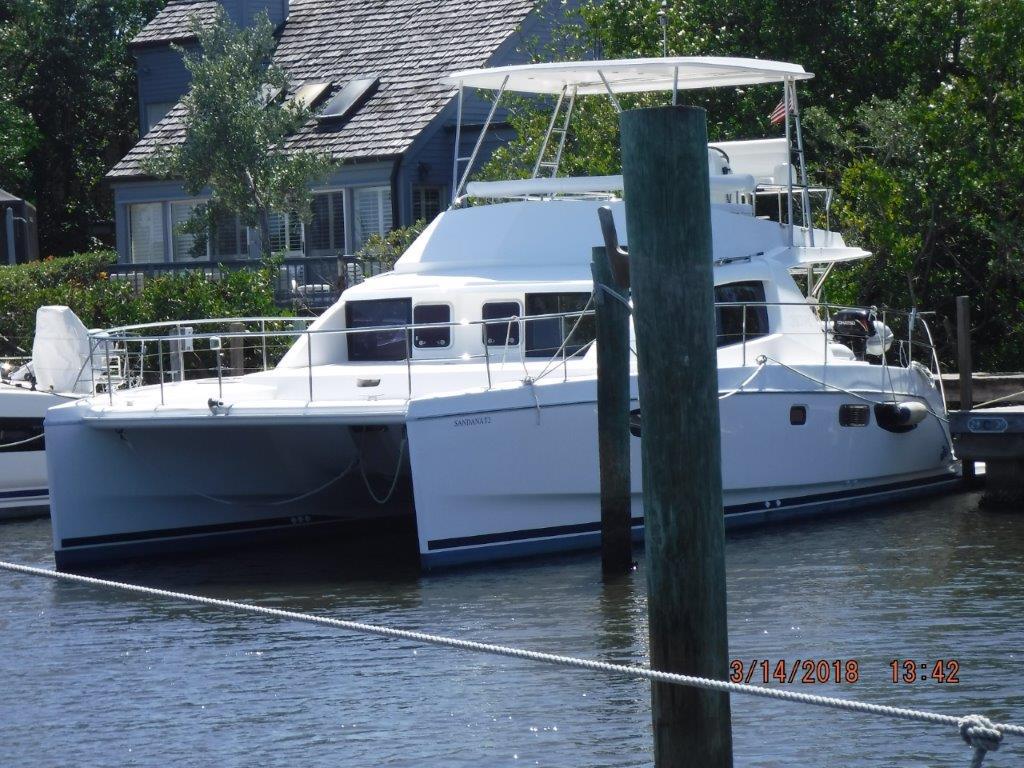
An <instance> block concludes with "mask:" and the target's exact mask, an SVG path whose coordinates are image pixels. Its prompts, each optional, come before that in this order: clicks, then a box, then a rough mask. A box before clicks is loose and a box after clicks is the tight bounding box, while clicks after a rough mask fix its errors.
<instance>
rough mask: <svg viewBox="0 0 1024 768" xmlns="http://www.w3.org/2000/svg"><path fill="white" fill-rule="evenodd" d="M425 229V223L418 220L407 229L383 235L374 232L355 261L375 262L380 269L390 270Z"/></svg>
mask: <svg viewBox="0 0 1024 768" xmlns="http://www.w3.org/2000/svg"><path fill="white" fill-rule="evenodd" d="M426 227H427V223H426V222H425V221H424V220H423V219H419V220H418V221H414V222H413V223H412V224H410V225H409V226H407V227H398V228H396V229H392V230H390V231H388V232H386V233H385V234H383V235H380V234H378V233H376V232H374V233H373V234H371V235H370V236H369V237H368V238H366V242H365V243H364V244H363V247H362V248H360V249H359V251H358V252H357V253H356V256H355V258H356V261H358V262H376V263H378V264H380V266H381V268H382V269H391V268H392V267H393V266H395V262H396V261H398V259H399V258H400V257H401V256H402V254H403V253H405V251H406V250H407V249H408V248H409V246H410V245H412V241H413V240H415V239H416V238H417V237H419V236H420V234H421V233H422V232H423V230H424V229H426Z"/></svg>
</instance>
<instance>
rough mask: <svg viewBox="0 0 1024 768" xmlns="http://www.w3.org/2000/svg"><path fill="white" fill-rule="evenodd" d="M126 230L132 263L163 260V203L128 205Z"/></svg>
mask: <svg viewBox="0 0 1024 768" xmlns="http://www.w3.org/2000/svg"><path fill="white" fill-rule="evenodd" d="M128 231H129V236H128V237H129V241H130V244H131V254H130V256H131V260H132V263H133V264H149V263H152V262H156V261H163V260H164V206H163V203H135V204H134V205H129V206H128Z"/></svg>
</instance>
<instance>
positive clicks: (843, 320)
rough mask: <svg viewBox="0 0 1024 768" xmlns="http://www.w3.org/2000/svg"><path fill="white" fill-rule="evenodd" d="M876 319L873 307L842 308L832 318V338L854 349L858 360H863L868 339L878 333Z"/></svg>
mask: <svg viewBox="0 0 1024 768" xmlns="http://www.w3.org/2000/svg"><path fill="white" fill-rule="evenodd" d="M875 320H876V316H875V311H874V310H873V309H841V310H839V311H838V312H836V314H835V315H834V316H833V318H832V338H834V339H835V340H836V341H838V342H839V343H840V344H843V345H845V346H847V347H849V348H850V349H851V350H853V355H854V357H856V358H857V359H858V360H863V359H864V357H865V355H866V354H867V348H868V339H870V338H873V337H874V336H875V335H876V334H877V333H878V329H877V328H876V327H875Z"/></svg>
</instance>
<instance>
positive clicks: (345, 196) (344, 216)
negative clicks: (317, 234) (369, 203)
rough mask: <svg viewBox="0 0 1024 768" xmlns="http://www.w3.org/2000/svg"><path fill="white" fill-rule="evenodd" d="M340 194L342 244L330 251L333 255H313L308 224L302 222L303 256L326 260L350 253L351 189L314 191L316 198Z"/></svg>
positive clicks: (331, 188) (329, 188)
mask: <svg viewBox="0 0 1024 768" xmlns="http://www.w3.org/2000/svg"><path fill="white" fill-rule="evenodd" d="M339 192H340V193H341V230H342V231H341V239H342V242H341V243H340V244H338V243H335V246H334V247H333V248H331V249H330V251H331V253H320V254H313V253H312V252H311V250H310V248H309V246H308V245H307V243H308V238H307V237H306V222H304V221H300V222H299V223H300V224H301V226H302V246H303V254H302V255H303V256H308V257H310V258H314V259H322V258H325V257H326V256H329V255H332V254H333V253H340V254H347V253H348V243H349V239H350V232H349V221H348V211H349V207H350V205H349V202H350V201H349V192H350V190H349V188H348V187H324V188H323V189H321V188H319V187H318V188H317V189H314V190H313V196H314V197H315V196H317V195H327V196H328V198H330V196H331V195H336V194H338V193H339ZM328 204H329V205H332V206H333V204H332V203H330V202H328ZM331 236H332V237H333V231H332V233H331Z"/></svg>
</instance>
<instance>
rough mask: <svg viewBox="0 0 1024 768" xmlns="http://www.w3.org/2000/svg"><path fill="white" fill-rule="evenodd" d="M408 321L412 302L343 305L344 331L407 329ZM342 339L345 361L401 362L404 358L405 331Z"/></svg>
mask: <svg viewBox="0 0 1024 768" xmlns="http://www.w3.org/2000/svg"><path fill="white" fill-rule="evenodd" d="M411 317H412V299H374V300H368V301H348V302H345V325H346V327H348V328H377V327H381V326H388V325H409V324H410V322H411ZM346 335H347V337H348V359H349V360H354V361H358V360H405V358H406V356H407V355H408V351H409V332H408V331H407V330H405V329H401V330H396V331H370V332H366V333H349V334H346Z"/></svg>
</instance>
